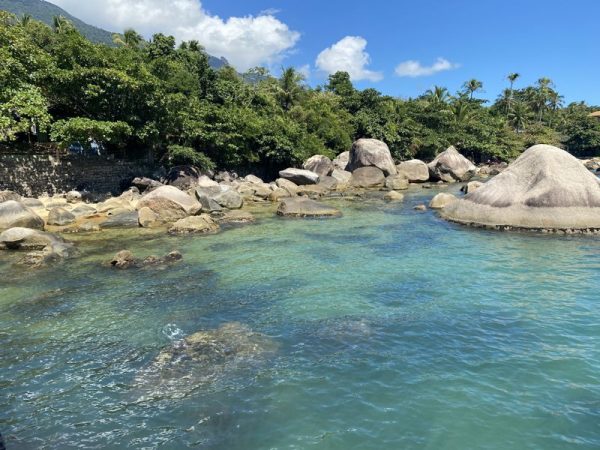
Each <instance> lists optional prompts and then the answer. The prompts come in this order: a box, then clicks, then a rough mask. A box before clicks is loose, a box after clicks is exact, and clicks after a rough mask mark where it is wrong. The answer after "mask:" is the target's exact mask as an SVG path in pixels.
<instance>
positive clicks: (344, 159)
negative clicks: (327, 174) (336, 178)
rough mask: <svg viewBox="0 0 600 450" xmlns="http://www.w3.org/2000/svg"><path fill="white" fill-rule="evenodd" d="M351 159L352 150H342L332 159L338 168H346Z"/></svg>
mask: <svg viewBox="0 0 600 450" xmlns="http://www.w3.org/2000/svg"><path fill="white" fill-rule="evenodd" d="M349 161H350V152H342V153H340V154H339V155H337V157H336V158H335V159H334V160H333V161H332V163H333V166H334V167H335V168H336V169H338V170H344V171H345V170H346V167H347V166H348V162H349Z"/></svg>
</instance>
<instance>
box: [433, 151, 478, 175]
mask: <svg viewBox="0 0 600 450" xmlns="http://www.w3.org/2000/svg"><path fill="white" fill-rule="evenodd" d="M427 167H428V168H429V175H430V176H431V178H433V179H435V180H442V181H446V182H448V183H454V182H455V181H469V180H470V179H471V178H473V176H474V175H475V174H476V173H477V167H475V165H474V164H473V163H472V162H471V161H469V160H468V159H467V158H465V157H464V156H463V155H461V154H460V153H458V150H456V148H454V146H452V147H449V148H448V149H447V150H445V151H444V152H442V153H440V154H439V155H438V156H437V157H436V158H435V159H434V160H433V161H431V162H430V163H429V164H428V165H427Z"/></svg>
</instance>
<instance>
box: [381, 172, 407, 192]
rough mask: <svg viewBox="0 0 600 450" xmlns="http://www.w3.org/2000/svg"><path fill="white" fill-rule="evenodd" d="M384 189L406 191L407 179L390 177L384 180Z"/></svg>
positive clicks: (399, 176) (401, 176)
mask: <svg viewBox="0 0 600 450" xmlns="http://www.w3.org/2000/svg"><path fill="white" fill-rule="evenodd" d="M385 187H386V188H388V189H392V190H394V191H403V190H406V189H408V178H406V177H405V176H404V175H391V176H389V177H387V178H386V179H385Z"/></svg>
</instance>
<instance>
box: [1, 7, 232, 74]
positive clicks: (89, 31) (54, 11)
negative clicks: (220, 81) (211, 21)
mask: <svg viewBox="0 0 600 450" xmlns="http://www.w3.org/2000/svg"><path fill="white" fill-rule="evenodd" d="M82 1H87V0H82ZM0 10H4V11H8V12H10V13H12V14H16V15H17V16H19V17H20V16H22V15H23V14H29V15H30V16H31V17H32V18H33V19H35V20H39V21H40V22H44V23H46V24H48V25H52V20H53V19H54V17H55V16H63V17H65V18H66V19H68V20H70V21H71V22H72V23H73V25H75V28H77V29H78V30H79V31H80V32H81V33H82V34H83V35H84V36H85V37H87V38H88V39H89V40H90V41H92V42H96V43H99V44H106V45H111V46H112V45H114V43H113V39H112V35H113V33H111V32H110V31H106V30H103V29H102V28H98V27H95V26H93V25H89V24H87V23H85V22H84V21H82V20H79V19H78V18H77V17H74V16H72V15H71V14H69V13H68V12H67V11H65V10H64V9H62V8H59V7H58V6H56V5H53V4H52V3H48V2H46V1H44V0H0ZM209 63H210V65H211V67H213V68H214V69H218V68H220V67H223V66H226V65H228V64H229V63H228V62H227V60H226V59H225V58H217V57H216V56H210V55H209Z"/></svg>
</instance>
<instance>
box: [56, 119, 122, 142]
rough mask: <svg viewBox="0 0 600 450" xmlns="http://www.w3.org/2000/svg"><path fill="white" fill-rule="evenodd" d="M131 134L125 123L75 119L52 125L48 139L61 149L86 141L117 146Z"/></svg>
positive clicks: (60, 121)
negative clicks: (92, 140) (91, 140)
mask: <svg viewBox="0 0 600 450" xmlns="http://www.w3.org/2000/svg"><path fill="white" fill-rule="evenodd" d="M131 133H132V129H131V127H130V126H129V125H128V124H127V123H125V122H104V121H100V120H92V119H86V118H84V117H75V118H73V119H67V120H59V121H58V122H55V123H54V125H52V131H51V132H50V138H51V139H52V140H53V141H54V142H58V143H59V144H60V145H62V146H63V147H68V146H69V145H70V144H71V143H73V142H77V141H79V142H82V143H83V142H86V141H87V140H88V139H95V140H96V141H98V142H103V143H105V144H116V145H118V144H121V143H124V142H126V141H127V138H128V137H129V136H130V135H131Z"/></svg>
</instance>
